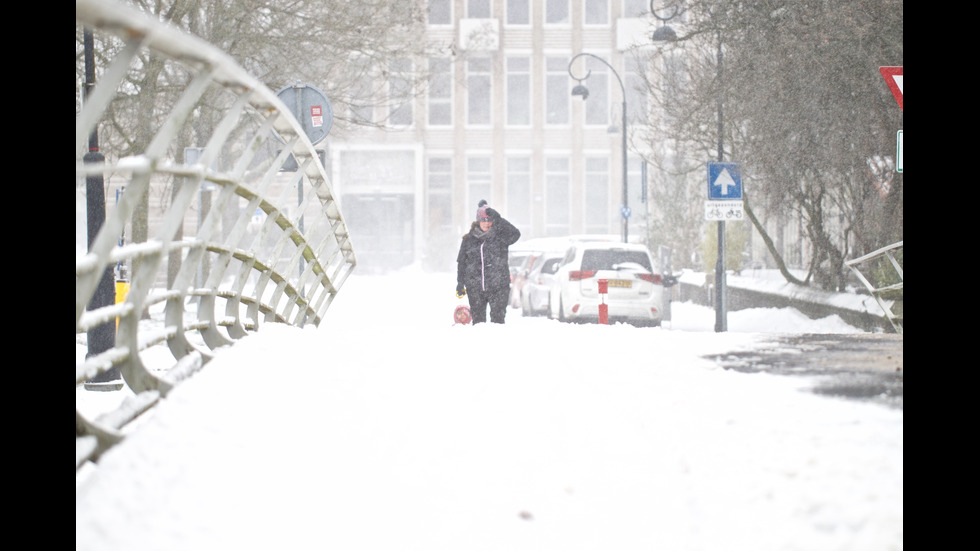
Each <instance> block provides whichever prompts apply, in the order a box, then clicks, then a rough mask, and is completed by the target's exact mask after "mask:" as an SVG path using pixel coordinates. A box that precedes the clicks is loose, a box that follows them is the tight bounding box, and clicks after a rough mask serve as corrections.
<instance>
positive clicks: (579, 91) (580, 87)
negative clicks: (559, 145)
mask: <svg viewBox="0 0 980 551" xmlns="http://www.w3.org/2000/svg"><path fill="white" fill-rule="evenodd" d="M582 56H589V57H593V58H595V59H598V60H599V61H601V62H602V63H603V64H605V65H606V67H609V70H610V71H612V72H613V74H614V75H616V81H618V82H619V89H620V91H621V92H622V94H623V125H622V127H621V129H620V131H621V132H622V135H623V143H622V150H623V205H622V207H621V208H620V213H621V214H622V216H623V243H628V242H629V215H630V211H629V187H628V186H627V162H626V87H625V86H623V79H621V78H619V73H617V72H616V69H614V68H613V66H612V65H610V64H609V63H608V62H606V60H604V59H602V58H601V57H599V56H597V55H593V54H590V53H587V52H582V53H580V54H578V55H576V56H575V57H573V58H572V59H571V61H569V62H568V75H569V76H570V77H572V78H573V79H575V80H576V81H577V82H578V84H576V85H575V87H574V88H572V95H573V96H582V100H587V99H589V89H588V88H586V87H585V85H584V84H582V81H583V80H585V79H587V78H589V75H591V74H592V70H587V71H586V73H585V76H584V77H582V78H578V77H576V76H575V75H574V74H572V65H573V64H574V63H575V60H576V59H578V58H580V57H582Z"/></svg>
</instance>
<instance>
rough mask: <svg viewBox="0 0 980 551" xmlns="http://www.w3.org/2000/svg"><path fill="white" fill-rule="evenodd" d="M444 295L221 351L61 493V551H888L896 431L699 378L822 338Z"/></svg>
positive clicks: (759, 386) (391, 302)
mask: <svg viewBox="0 0 980 551" xmlns="http://www.w3.org/2000/svg"><path fill="white" fill-rule="evenodd" d="M454 288H455V276H454V274H426V273H423V272H421V271H420V270H418V269H414V268H413V269H408V270H405V271H402V272H398V273H395V274H391V275H387V276H368V275H358V274H355V275H354V276H352V277H351V278H350V279H349V280H348V281H347V283H346V284H345V285H344V287H343V288H342V289H341V292H340V294H339V295H338V297H337V299H336V300H335V302H334V304H333V305H332V306H331V308H330V310H329V311H328V312H327V315H326V319H325V320H324V322H323V323H322V324H321V325H320V327H318V328H306V329H297V328H293V327H287V326H281V325H273V324H267V325H265V326H263V327H262V329H261V330H260V331H259V332H258V333H256V334H254V335H251V336H249V337H247V338H245V339H243V340H242V341H241V342H239V343H237V344H236V345H235V346H233V347H231V348H230V349H227V350H224V351H222V352H221V353H220V354H218V356H217V357H216V359H215V360H214V361H212V362H211V363H209V364H208V365H207V366H206V367H205V368H204V369H203V370H202V371H201V372H200V373H198V374H197V375H195V376H194V377H193V378H191V379H189V380H187V381H185V382H184V383H182V384H181V385H180V386H179V387H178V388H177V389H176V390H175V391H174V392H173V393H171V395H170V396H169V397H168V398H167V399H166V400H164V401H163V402H162V403H160V404H159V405H158V406H156V407H155V408H153V410H152V411H151V412H150V413H149V414H148V415H147V416H146V418H145V419H142V420H141V421H140V422H139V423H137V424H136V426H135V427H134V429H133V430H132V431H131V433H130V434H129V436H128V437H127V439H126V440H125V441H124V442H123V443H122V444H120V445H118V446H116V447H115V448H113V449H112V450H110V451H109V452H108V453H107V454H106V455H105V456H104V457H103V458H102V460H101V462H100V463H99V465H98V466H87V467H86V468H85V469H83V471H82V473H81V474H80V475H78V476H76V498H75V540H76V550H90V549H91V550H100V551H105V550H129V549H140V550H153V549H161V550H177V549H179V550H195V549H200V550H211V549H261V550H267V549H290V550H297V549H341V550H345V551H348V550H376V549H377V550H427V551H428V550H447V551H450V550H452V551H455V550H466V551H469V550H507V551H511V550H525V549H526V550H536V551H540V550H552V549H554V550H562V551H570V550H596V551H599V550H617V551H619V550H653V549H656V550H666V551H674V550H677V551H685V550H692V551H693V550H704V551H717V550H721V551H727V550H751V551H766V550H780V551H782V550H813V551H826V550H841V551H844V550H868V551H885V550H898V549H903V547H904V543H903V542H904V530H903V522H904V507H903V472H904V468H903V465H904V463H903V441H904V430H903V412H902V410H899V409H894V408H887V407H883V406H880V405H873V404H868V403H858V402H854V401H846V400H843V399H838V398H831V397H826V396H818V395H816V394H813V393H811V392H809V391H808V390H807V388H808V387H809V386H810V383H809V381H808V380H807V379H805V378H798V377H782V376H776V375H770V374H766V373H759V374H746V373H738V372H735V371H731V370H725V369H723V368H721V367H720V366H719V365H718V364H716V363H715V362H714V361H713V360H712V359H711V358H712V357H714V355H718V354H724V353H726V352H735V351H745V350H751V349H753V348H758V347H760V346H763V345H764V344H765V343H766V342H767V340H771V338H772V337H773V336H774V334H777V333H805V332H806V333H848V332H859V331H858V330H857V329H855V328H853V327H850V326H848V325H846V324H845V323H843V322H842V321H841V320H840V319H839V318H836V317H830V318H825V319H822V320H810V319H807V318H806V317H805V316H803V315H802V314H800V313H799V312H796V311H795V310H792V309H780V310H773V309H760V310H742V311H734V312H729V313H728V329H729V330H728V332H725V333H715V332H713V327H714V311H713V310H711V309H709V308H705V307H701V306H695V305H693V304H690V303H674V304H673V305H672V320H671V321H670V322H666V323H665V324H664V326H663V327H661V328H634V327H630V326H625V325H613V326H599V325H567V324H561V323H559V322H557V321H553V320H547V319H544V318H523V317H521V315H520V312H519V310H513V309H512V310H509V312H508V317H507V323H506V324H505V325H502V326H501V325H492V324H484V325H478V326H454V325H452V310H453V308H454V306H455V305H456V304H459V303H460V301H459V300H457V299H456V298H455V296H454ZM76 348H77V350H76V354H81V355H84V348H83V347H79V346H77V347H76ZM127 392H128V391H126V390H123V391H119V392H115V393H104V392H101V393H97V392H90V391H85V390H82V389H78V390H76V406H77V407H78V408H79V409H80V411H82V412H83V413H86V414H88V415H92V416H94V415H96V414H97V413H99V412H100V411H104V410H106V409H110V408H112V407H114V406H115V404H118V403H119V401H120V400H121V399H122V398H124V397H125V396H126V393H127Z"/></svg>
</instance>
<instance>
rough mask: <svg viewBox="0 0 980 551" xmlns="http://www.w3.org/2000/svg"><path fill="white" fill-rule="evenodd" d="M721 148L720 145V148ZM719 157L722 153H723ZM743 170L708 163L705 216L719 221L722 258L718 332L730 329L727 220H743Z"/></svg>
mask: <svg viewBox="0 0 980 551" xmlns="http://www.w3.org/2000/svg"><path fill="white" fill-rule="evenodd" d="M720 150H721V148H720V147H719V151H720ZM719 158H721V155H720V153H719ZM744 208H745V207H744V204H743V203H742V172H741V170H740V169H739V166H738V163H724V162H721V161H720V160H719V161H718V162H717V163H712V162H709V163H708V200H707V201H706V202H705V204H704V218H705V220H708V221H714V222H718V259H717V261H716V262H715V286H716V287H717V289H715V294H716V295H717V299H716V301H715V332H723V331H727V330H728V310H727V307H726V304H725V303H726V302H727V300H728V299H727V294H728V293H727V290H726V284H725V279H726V277H725V220H741V219H742V216H743V212H744Z"/></svg>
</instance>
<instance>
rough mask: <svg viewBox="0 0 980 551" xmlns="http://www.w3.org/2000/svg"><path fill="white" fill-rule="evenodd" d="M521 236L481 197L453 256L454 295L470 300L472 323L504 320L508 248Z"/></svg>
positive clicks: (507, 288)
mask: <svg viewBox="0 0 980 551" xmlns="http://www.w3.org/2000/svg"><path fill="white" fill-rule="evenodd" d="M520 238H521V231H520V230H518V229H517V228H516V227H515V226H514V225H513V224H511V223H510V222H508V221H507V220H506V219H504V218H503V217H502V216H500V213H499V212H497V211H496V210H494V209H492V208H490V206H489V205H488V204H487V202H486V201H485V200H481V201H480V203H479V205H478V207H477V210H476V221H475V222H473V225H472V226H471V227H470V231H469V232H468V233H467V234H466V235H464V236H463V242H462V243H460V245H459V254H458V255H457V256H456V296H457V297H460V298H462V297H463V296H464V295H466V296H467V297H468V298H469V301H470V313H471V314H472V316H473V324H474V325H475V324H477V323H483V322H486V321H487V306H489V307H490V321H491V322H493V323H504V315H505V314H506V313H507V301H508V299H509V298H510V266H509V265H508V262H507V255H508V248H509V247H510V246H511V245H513V244H514V243H516V242H517V240H518V239H520Z"/></svg>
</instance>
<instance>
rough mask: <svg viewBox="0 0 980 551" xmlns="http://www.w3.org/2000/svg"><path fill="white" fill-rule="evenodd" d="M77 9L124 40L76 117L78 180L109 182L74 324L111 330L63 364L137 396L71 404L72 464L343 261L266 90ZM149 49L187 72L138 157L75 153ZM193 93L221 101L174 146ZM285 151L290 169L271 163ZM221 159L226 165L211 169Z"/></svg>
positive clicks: (279, 316)
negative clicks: (163, 200) (107, 286)
mask: <svg viewBox="0 0 980 551" xmlns="http://www.w3.org/2000/svg"><path fill="white" fill-rule="evenodd" d="M75 17H76V21H77V23H78V24H79V25H81V26H83V27H85V28H86V29H91V30H92V31H93V32H99V33H102V34H100V36H104V37H106V38H107V39H108V38H111V37H115V39H118V41H120V42H121V43H122V47H121V48H120V49H119V52H118V54H117V55H116V56H115V58H114V59H113V60H112V62H111V64H110V65H108V67H106V68H105V70H104V71H103V72H102V74H101V77H100V80H99V82H98V83H97V85H96V86H95V87H94V88H93V89H92V90H91V92H90V93H88V94H87V95H86V97H85V101H84V106H83V108H82V109H81V111H80V113H79V115H78V116H77V118H76V122H75V151H76V164H75V174H76V186H79V185H80V181H81V180H83V179H88V178H92V177H100V178H104V179H105V180H104V181H105V186H106V188H107V189H112V188H115V189H116V190H119V192H120V196H119V200H118V202H117V203H116V204H115V205H114V208H112V209H111V211H110V209H108V208H107V209H106V211H107V213H106V217H105V221H104V223H103V224H102V226H101V229H100V230H99V231H98V233H97V235H96V236H95V237H94V239H90V240H89V249H88V253H87V254H85V255H84V256H78V255H76V261H75V332H76V337H79V336H80V335H82V334H83V333H84V334H88V333H87V332H89V331H92V330H93V329H95V328H98V327H105V326H106V324H111V323H114V322H115V323H116V333H115V341H114V345H112V346H111V347H110V348H108V349H107V350H97V351H93V350H92V347H91V343H89V345H90V346H89V351H88V354H87V356H86V358H85V359H84V361H81V362H80V363H76V366H75V385H76V387H78V386H79V385H81V384H83V383H85V382H86V381H89V380H92V379H93V378H97V377H98V376H100V375H104V374H105V373H108V372H110V371H111V370H114V369H118V372H119V374H120V375H121V377H122V379H123V381H124V382H125V384H126V385H127V386H128V387H129V388H130V389H131V390H132V391H133V393H134V394H135V398H133V399H129V400H127V401H126V402H125V403H123V404H122V405H121V406H120V407H119V408H118V409H116V410H114V411H111V412H109V413H106V414H103V415H100V416H99V417H98V418H97V419H88V418H86V416H85V415H83V414H81V413H80V412H79V411H78V407H77V404H76V411H75V427H76V430H75V433H76V457H75V468H76V471H77V470H78V468H79V467H80V466H81V465H82V464H83V463H84V462H86V461H88V460H94V459H96V458H97V457H98V456H99V455H100V454H101V453H102V452H104V451H105V450H106V449H107V448H108V447H110V446H112V445H113V444H115V443H116V442H118V441H120V440H121V439H122V437H123V436H122V429H123V428H124V427H125V425H127V424H128V423H130V422H131V421H132V420H133V419H135V418H136V417H137V416H138V415H140V414H141V413H142V412H144V411H146V410H147V409H148V408H150V407H152V406H153V405H154V404H155V403H157V402H158V401H159V400H160V398H162V397H165V396H166V394H167V393H168V392H169V391H170V390H171V389H173V388H174V387H175V385H177V384H178V383H179V382H180V381H181V380H183V379H185V378H186V377H188V376H189V375H191V374H193V373H194V372H195V371H197V370H199V369H200V368H201V367H202V366H203V365H205V364H206V363H207V362H208V361H209V360H210V359H211V358H212V357H213V356H214V354H215V353H216V350H217V349H219V348H221V347H223V346H227V345H230V344H232V343H234V342H235V341H236V340H237V339H240V338H242V337H243V336H245V335H247V334H249V332H251V331H255V330H258V329H259V327H260V324H261V323H263V322H282V323H288V324H292V325H296V326H304V325H307V324H314V325H317V324H319V323H320V321H321V319H322V316H323V315H324V313H325V312H326V310H327V308H328V306H329V305H330V303H331V301H332V300H333V299H334V297H335V296H336V294H337V292H338V289H339V288H340V287H341V285H342V284H343V282H344V281H345V279H346V278H347V277H348V276H349V275H350V273H351V271H352V270H353V268H354V266H355V264H356V260H355V256H354V252H353V248H352V246H351V242H350V238H349V235H348V230H347V226H346V224H345V223H344V219H343V217H342V215H341V212H340V209H339V207H338V204H337V202H336V201H335V198H334V195H333V193H332V191H331V188H330V184H329V181H328V178H327V175H326V172H325V170H324V168H323V166H322V163H321V162H320V160H319V157H318V155H317V151H316V150H315V149H314V145H313V144H312V143H311V142H310V139H309V138H308V137H307V135H306V134H305V133H304V131H303V127H302V126H301V124H300V123H299V122H297V121H296V119H295V118H294V117H293V115H292V114H291V113H290V112H289V110H288V108H287V106H286V105H285V104H283V102H281V101H280V100H279V98H278V97H277V95H276V94H275V93H273V92H272V91H271V90H270V89H268V88H267V87H266V86H265V85H263V84H262V83H261V82H260V81H258V80H257V79H255V78H254V77H252V76H251V75H249V74H248V73H247V72H246V71H244V70H243V69H242V68H241V67H240V66H239V65H238V64H237V63H236V62H235V61H234V60H233V59H232V58H231V57H229V56H227V55H226V54H224V53H223V52H221V51H220V50H218V49H217V48H215V47H213V46H211V45H210V44H208V43H206V42H204V41H202V40H201V39H199V38H197V37H194V36H192V35H189V34H186V33H182V32H180V31H178V30H176V29H174V28H172V27H168V26H166V25H164V24H161V23H159V22H158V21H154V20H152V19H149V18H148V17H146V16H145V15H144V14H142V13H141V12H139V11H136V10H134V9H130V8H128V7H127V6H122V5H119V4H116V3H112V2H107V1H105V0H76V2H75ZM151 56H152V57H154V58H157V59H162V60H164V61H163V62H164V63H166V64H167V67H168V70H170V71H173V72H177V71H181V72H182V73H181V74H182V75H186V77H185V78H184V79H183V80H184V81H185V86H184V88H183V90H181V91H180V92H181V93H180V96H179V99H178V100H177V101H176V102H175V103H174V105H173V106H172V107H171V108H169V109H168V111H167V112H166V113H165V116H164V117H163V122H162V124H155V125H154V126H155V127H154V129H153V131H154V133H153V136H152V139H150V140H148V142H147V143H148V144H149V145H148V146H147V147H146V149H145V151H144V152H143V153H142V154H141V155H138V156H134V157H128V158H125V159H110V158H109V157H111V155H107V156H106V160H105V161H104V162H101V163H86V162H85V157H83V155H82V154H81V152H83V151H84V150H85V149H86V148H87V145H88V140H89V138H90V136H92V135H93V132H96V131H97V127H98V124H99V123H100V121H101V120H102V119H103V117H104V113H105V111H106V109H107V107H108V106H109V105H110V103H111V102H112V100H113V97H114V96H115V95H116V94H118V93H120V92H119V91H120V90H124V91H128V90H127V84H126V82H125V77H126V75H127V74H128V73H129V72H130V71H132V70H133V67H134V66H138V65H139V64H141V63H143V62H144V61H145V59H146V58H148V57H151ZM206 96H207V98H208V99H207V101H209V102H211V104H213V103H214V98H215V97H221V98H224V99H225V100H226V101H227V105H228V107H227V109H223V110H222V111H221V120H220V122H219V123H218V124H216V125H214V126H213V128H214V130H213V132H212V133H211V134H210V136H206V138H205V139H204V140H202V141H206V145H205V146H203V147H201V148H195V149H188V150H186V154H185V155H181V156H178V155H177V152H178V151H179V150H180V151H183V150H182V149H181V147H180V145H181V143H182V142H181V141H180V140H181V139H186V136H187V135H188V134H189V132H188V127H189V125H190V124H191V122H192V118H193V117H192V114H193V113H194V112H195V109H197V107H198V106H199V105H200V103H201V102H202V101H204V99H205V97H206ZM195 131H197V132H200V130H199V129H197V128H195ZM197 135H200V134H197ZM182 136H183V137H184V138H182ZM192 157H196V159H195V158H192ZM178 158H180V159H181V160H180V161H178V160H177V159H178ZM218 160H221V161H222V162H221V163H218V162H217V161H218ZM293 162H295V164H296V165H297V166H298V168H296V170H295V171H294V172H290V171H286V170H283V167H284V166H286V165H287V163H293ZM219 164H220V165H222V166H229V167H232V168H230V169H228V170H226V171H218V170H216V169H215V167H216V166H218V165H219ZM171 187H172V193H171V194H170V201H169V202H168V204H166V205H165V206H164V207H163V214H162V216H161V217H159V219H158V220H157V221H156V223H155V224H154V223H150V224H149V232H148V235H149V237H148V238H147V240H146V241H145V242H142V243H124V242H123V239H122V237H123V236H124V232H125V229H126V226H127V224H131V223H132V219H133V216H134V212H136V211H137V208H138V205H139V204H140V202H141V201H143V200H145V199H143V198H144V197H146V196H147V194H150V193H151V192H152V193H153V195H155V196H156V195H160V193H159V190H160V189H164V188H167V189H168V190H169V189H171ZM212 196H214V197H213V200H211V199H212ZM203 197H207V198H208V199H209V201H210V202H211V205H210V209H208V210H207V212H204V208H203V204H204V203H203V200H202V201H201V203H200V204H197V203H195V199H199V200H200V199H201V198H203ZM187 220H191V221H193V220H197V221H198V225H197V232H196V235H193V236H189V237H188V236H183V235H182V234H183V228H184V227H186V225H187ZM130 266H131V267H132V270H131V274H130V277H128V278H126V279H127V280H126V281H124V282H122V284H123V286H124V287H125V286H126V285H128V292H126V293H125V296H124V297H123V296H121V293H117V295H116V303H114V304H108V305H106V304H98V303H97V301H93V296H96V295H97V288H98V287H99V285H100V280H102V278H103V277H104V276H105V274H106V272H107V270H108V271H110V272H111V271H112V270H115V269H117V268H116V267H130ZM168 270H169V272H168ZM122 271H123V272H124V271H125V270H122ZM117 275H119V274H117ZM164 276H166V277H164ZM164 279H165V280H166V281H167V283H165V284H161V280H164ZM118 283H119V281H118V280H117V284H118ZM110 334H111V333H110ZM163 346H165V347H166V348H167V349H169V352H170V353H171V355H172V356H173V362H172V364H170V365H169V366H166V367H164V368H161V367H159V366H156V365H154V366H150V365H147V363H146V362H145V361H144V360H143V357H142V356H143V354H144V353H145V352H146V351H147V350H148V349H150V348H152V347H156V349H159V348H160V347H163Z"/></svg>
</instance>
